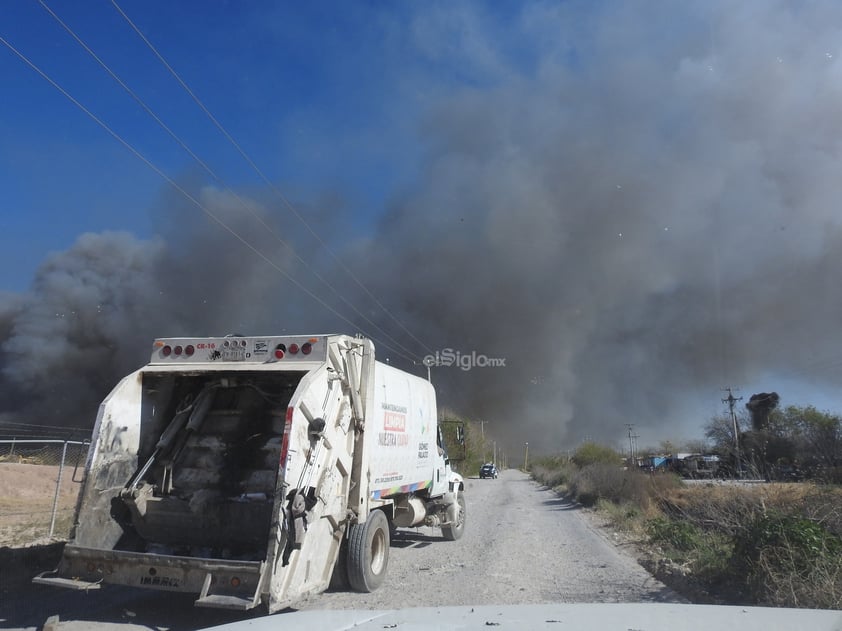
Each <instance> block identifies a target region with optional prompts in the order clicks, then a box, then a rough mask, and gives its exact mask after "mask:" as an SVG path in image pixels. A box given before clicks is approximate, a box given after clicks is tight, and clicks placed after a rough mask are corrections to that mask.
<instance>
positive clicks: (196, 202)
mask: <svg viewBox="0 0 842 631" xmlns="http://www.w3.org/2000/svg"><path fill="white" fill-rule="evenodd" d="M0 43H2V44H3V45H4V46H6V47H7V48H8V49H9V50H11V51H12V52H13V53H14V54H15V55H17V57H18V58H19V59H20V60H21V61H23V62H24V63H25V64H26V65H27V66H29V67H30V68H32V69H33V70H34V71H35V72H37V73H38V74H39V75H40V76H41V77H42V78H43V79H44V80H45V81H47V82H48V83H49V84H50V85H52V86H53V87H54V88H55V89H56V90H58V91H59V92H60V93H61V94H62V95H64V96H65V97H66V98H67V99H68V100H69V101H70V102H71V103H73V104H74V105H76V107H78V108H79V109H81V110H82V111H83V112H84V113H85V114H87V115H88V117H89V118H91V119H92V120H93V121H94V122H95V123H97V124H98V125H99V126H100V127H102V128H103V129H104V130H105V131H106V132H108V133H109V134H110V135H111V136H112V137H113V138H114V139H115V140H117V141H118V142H119V143H120V144H121V145H123V146H124V147H125V148H126V149H128V150H129V151H131V152H132V153H133V154H134V155H135V156H136V157H137V158H138V159H140V160H141V161H142V162H143V163H144V164H146V166H148V167H149V168H150V169H152V170H153V171H154V172H155V173H157V174H158V175H159V176H160V177H162V178H163V179H164V180H166V181H167V182H168V183H169V184H170V186H172V187H173V188H175V189H176V190H177V191H178V192H179V193H181V194H182V195H183V196H184V197H185V198H186V199H188V200H189V201H190V202H192V203H193V204H194V205H195V206H196V207H197V208H199V209H200V210H201V211H202V212H204V213H205V214H206V215H207V216H208V217H210V218H211V219H213V221H215V222H216V223H217V224H219V226H221V227H222V228H223V229H225V230H226V231H227V232H229V233H230V234H231V235H232V236H234V237H235V238H236V239H237V240H238V241H240V243H242V244H243V245H245V246H246V247H247V248H248V249H250V250H251V251H252V252H254V253H255V254H256V255H257V256H258V257H260V258H261V259H263V260H264V261H265V262H266V263H268V264H269V265H270V266H271V267H272V268H274V269H275V270H276V271H278V272H279V273H281V274H282V275H283V276H285V277H286V278H287V279H288V280H289V281H290V282H291V283H293V284H294V285H295V286H296V287H298V288H299V289H300V290H301V291H303V292H304V293H305V294H307V295H308V296H310V297H311V298H312V299H313V300H315V301H316V302H317V303H318V304H320V305H322V306H323V307H325V308H326V309H327V310H328V311H330V312H331V313H333V314H334V315H335V316H337V317H338V318H339V319H340V320H342V321H343V322H346V323H347V324H350V325H351V326H352V327H354V328H357V329H359V330H360V331H361V332H362V333H364V334H366V335H367V336H368V337H370V338H371V339H372V340H375V341H377V342H378V343H381V342H380V340H378V338H376V337H375V336H373V335H371V334H370V333H368V332H366V331H365V330H364V329H362V328H361V327H358V326H357V325H356V324H355V323H354V322H352V321H351V320H349V319H348V318H346V317H345V316H343V315H342V314H341V313H339V312H338V311H337V310H336V309H334V308H333V307H331V306H330V305H329V304H327V303H326V302H325V301H324V300H322V299H321V298H319V297H318V296H317V295H316V294H314V293H313V292H312V291H310V290H309V289H308V288H307V287H305V286H304V285H302V284H301V283H299V282H298V281H297V280H295V279H294V278H293V277H292V276H290V275H289V274H288V273H287V272H286V270H284V269H282V268H281V267H279V266H278V264H277V263H275V262H274V261H273V260H271V259H270V258H269V257H268V256H266V255H265V254H264V253H263V252H261V251H260V250H259V249H257V247H255V246H254V245H252V244H251V243H250V242H249V241H248V240H247V239H245V238H244V237H243V236H241V235H240V234H239V233H238V232H237V231H236V230H234V229H233V228H231V227H230V226H229V225H228V224H226V223H225V222H224V221H223V220H222V219H220V218H219V217H217V216H216V215H215V214H214V213H213V212H212V211H211V210H210V209H209V208H207V207H206V206H205V205H204V204H202V203H201V202H200V201H199V200H197V199H196V198H195V197H193V196H192V195H191V194H190V193H188V192H187V191H186V190H185V189H184V188H183V187H182V186H180V185H179V184H178V183H177V182H176V181H175V180H173V179H172V178H171V177H170V176H169V175H167V174H166V173H164V172H163V171H162V170H161V169H160V168H158V167H157V166H156V165H155V164H154V163H153V162H152V161H151V160H149V159H148V158H147V157H146V156H144V155H143V154H141V153H140V152H139V151H138V150H137V149H135V148H134V147H133V146H132V145H131V144H130V143H129V142H128V141H127V140H125V139H124V138H123V137H122V136H120V135H119V134H118V133H117V132H115V131H114V130H113V129H111V127H109V126H108V125H107V124H106V123H105V122H104V121H102V120H101V119H100V118H98V117H97V116H96V114H94V113H93V112H91V111H90V110H89V109H88V108H86V107H85V106H84V105H82V103H80V102H79V101H78V100H77V99H75V98H74V97H73V96H72V95H71V94H70V93H69V92H68V91H67V90H65V89H64V88H63V87H61V86H60V85H59V84H58V83H56V82H55V81H54V80H53V79H52V78H51V77H49V76H48V75H47V74H46V73H45V72H44V71H43V70H41V68H39V67H38V66H37V65H35V63H33V62H32V61H31V60H30V59H29V58H28V57H26V56H25V55H24V54H23V53H21V52H20V51H19V50H18V49H17V48H15V47H14V46H13V45H12V44H11V43H9V42H8V41H7V40H6V39H5V38H4V37H2V36H0ZM382 346H385V347H386V348H389V349H391V350H392V351H394V352H395V354H397V355H399V356H401V357H403V358H404V359H406V360H408V361H409V362H412V363H414V362H415V359H414V358H413V357H411V356H409V355H405V354H404V353H402V352H400V351H398V350H397V349H395V348H394V347H393V346H391V345H389V344H386V343H382Z"/></svg>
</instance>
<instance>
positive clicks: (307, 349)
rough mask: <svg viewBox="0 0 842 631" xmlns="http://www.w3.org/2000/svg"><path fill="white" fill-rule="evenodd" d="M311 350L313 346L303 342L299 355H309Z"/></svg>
mask: <svg viewBox="0 0 842 631" xmlns="http://www.w3.org/2000/svg"><path fill="white" fill-rule="evenodd" d="M312 350H313V345H312V344H310V342H304V344H302V345H301V353H302V354H304V355H309V354H310V351H312Z"/></svg>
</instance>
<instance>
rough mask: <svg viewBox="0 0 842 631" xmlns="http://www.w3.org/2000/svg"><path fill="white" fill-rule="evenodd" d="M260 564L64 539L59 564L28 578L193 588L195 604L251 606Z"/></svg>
mask: <svg viewBox="0 0 842 631" xmlns="http://www.w3.org/2000/svg"><path fill="white" fill-rule="evenodd" d="M263 567H264V563H262V562H261V561H228V560H217V559H200V558H193V557H180V556H166V555H160V554H146V553H140V552H123V551H116V550H99V549H96V548H84V547H80V546H75V545H71V544H68V545H66V546H65V548H64V554H63V556H62V559H61V564H60V565H59V567H58V570H56V571H55V572H45V573H44V574H40V575H39V576H36V577H35V578H34V579H33V582H35V583H39V584H42V585H52V586H56V587H64V588H70V589H79V590H87V589H97V588H99V586H100V585H101V584H102V583H110V584H114V585H128V586H131V587H142V588H146V589H159V590H164V591H174V592H194V593H198V594H200V597H199V599H198V600H197V601H196V604H197V605H199V606H210V607H220V606H221V607H225V608H234V609H250V608H251V607H254V606H255V605H256V604H258V602H259V598H260V591H261V590H260V587H261V575H262V573H263ZM203 601H204V602H203ZM223 603H228V604H227V605H226V604H223Z"/></svg>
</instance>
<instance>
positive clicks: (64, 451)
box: [49, 441, 67, 539]
mask: <svg viewBox="0 0 842 631" xmlns="http://www.w3.org/2000/svg"><path fill="white" fill-rule="evenodd" d="M66 456H67V441H64V446H63V447H62V449H61V464H60V465H59V467H58V479H56V494H55V497H53V515H52V517H51V518H50V534H49V537H50V539H52V538H53V529H54V528H55V526H56V511H57V510H58V496H59V491H60V490H61V474H62V473H63V472H64V459H65V457H66Z"/></svg>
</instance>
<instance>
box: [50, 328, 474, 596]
mask: <svg viewBox="0 0 842 631" xmlns="http://www.w3.org/2000/svg"><path fill="white" fill-rule="evenodd" d="M464 488H465V487H464V482H463V479H462V477H461V476H460V475H459V474H457V473H455V472H453V471H452V470H451V467H450V463H449V461H448V458H447V454H446V452H445V450H444V445H443V443H442V435H441V431H440V428H439V426H438V423H437V412H436V397H435V391H434V390H433V387H432V385H431V384H430V383H429V382H427V381H425V380H423V379H421V378H419V377H416V376H414V375H411V374H408V373H406V372H403V371H401V370H398V369H395V368H392V367H390V366H387V365H385V364H383V363H380V362H377V361H375V357H374V345H373V344H372V342H371V341H370V340H368V339H364V338H354V337H349V336H343V335H315V336H267V337H240V336H226V337H222V338H170V339H158V340H156V341H155V342H154V345H153V351H152V357H151V360H150V362H149V364H148V365H146V366H144V367H143V368H141V369H140V370H138V371H136V372H134V373H132V374H130V375H128V376H127V377H125V378H124V379H123V380H122V381H121V382H120V383H119V384H118V385H117V386H116V387H115V388H114V390H113V391H112V392H111V393H110V394H109V395H108V396H107V397H106V399H105V400H104V401H103V403H102V404H101V405H100V408H99V413H98V415H97V419H96V424H95V427H94V430H93V438H92V442H91V447H90V450H89V453H88V459H87V464H86V477H85V482H84V485H83V488H82V491H81V494H80V498H79V502H78V505H77V508H76V516H75V522H74V528H73V533H72V535H71V538H70V541H69V542H68V543H67V545H66V546H65V548H64V552H63V556H62V559H61V562H60V564H59V567H58V568H57V569H56V570H55V571H52V572H47V573H44V574H41V575H39V576H37V577H35V578H34V579H33V580H34V582H36V583H41V584H48V585H56V586H62V587H70V588H76V589H85V590H87V589H91V588H98V587H99V586H100V585H101V584H102V583H112V584H119V585H130V586H136V587H141V588H150V589H157V590H164V591H178V592H193V593H195V594H197V599H196V601H195V604H196V605H197V606H203V607H219V608H227V609H241V610H246V609H251V608H253V607H256V606H258V605H264V606H265V607H266V608H268V610H269V611H270V612H273V611H277V610H279V609H282V608H284V607H287V606H289V605H290V604H292V603H294V602H296V601H297V600H299V599H301V598H302V597H304V596H306V595H309V594H316V593H319V592H322V591H324V590H325V589H327V587H328V586H329V585H330V584H331V581H332V580H333V582H334V584H340V585H345V586H348V585H350V586H351V587H352V588H353V589H355V590H358V591H372V590H374V589H376V588H377V587H378V586H379V585H380V584H381V583H382V581H383V580H384V578H385V575H386V568H387V564H388V559H389V542H390V533H391V530H392V529H393V528H397V527H410V526H416V525H427V526H433V527H438V528H440V529H441V533H442V535H443V537H444V538H445V539H449V540H456V539H459V538H460V537H461V536H462V533H463V531H464V528H465V499H464V494H463V491H464Z"/></svg>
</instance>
